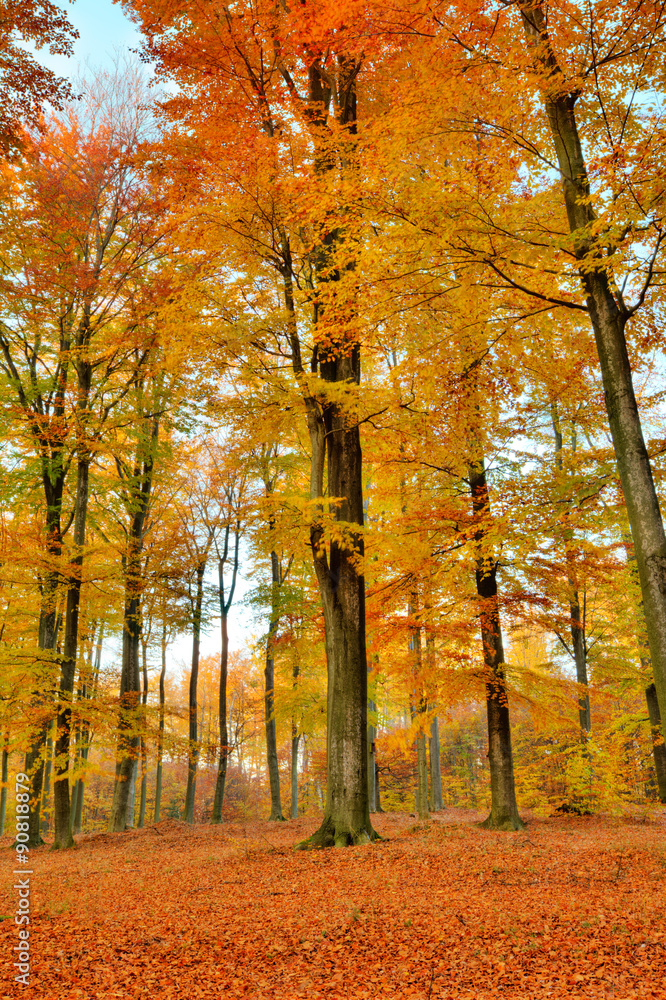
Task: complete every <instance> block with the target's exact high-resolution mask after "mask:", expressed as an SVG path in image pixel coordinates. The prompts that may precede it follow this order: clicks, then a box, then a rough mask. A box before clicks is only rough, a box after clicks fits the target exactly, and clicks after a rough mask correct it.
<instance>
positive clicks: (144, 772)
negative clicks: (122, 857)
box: [137, 640, 148, 830]
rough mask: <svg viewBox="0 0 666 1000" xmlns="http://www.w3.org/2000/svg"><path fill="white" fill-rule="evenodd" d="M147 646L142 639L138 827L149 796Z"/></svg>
mask: <svg viewBox="0 0 666 1000" xmlns="http://www.w3.org/2000/svg"><path fill="white" fill-rule="evenodd" d="M147 655H148V653H147V646H146V642H145V641H144V640H142V641H141V661H142V664H141V665H142V670H141V674H142V677H143V687H142V690H141V745H140V748H139V750H140V760H141V799H140V801H139V822H138V823H137V827H138V829H139V830H141V829H142V827H143V825H144V823H145V822H146V799H147V797H148V741H147V738H146V705H147V704H148V662H147Z"/></svg>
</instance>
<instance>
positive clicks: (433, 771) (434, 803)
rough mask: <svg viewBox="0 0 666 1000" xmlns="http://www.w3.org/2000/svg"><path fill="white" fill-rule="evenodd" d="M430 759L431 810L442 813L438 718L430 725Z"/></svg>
mask: <svg viewBox="0 0 666 1000" xmlns="http://www.w3.org/2000/svg"><path fill="white" fill-rule="evenodd" d="M428 744H429V746H428V749H429V757H430V808H431V810H432V811H433V812H440V810H442V809H443V808H444V801H443V798H442V764H441V760H440V751H439V719H438V718H437V716H435V718H434V719H433V720H432V722H431V723H430V738H429V740H428Z"/></svg>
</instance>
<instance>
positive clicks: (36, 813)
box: [23, 475, 62, 847]
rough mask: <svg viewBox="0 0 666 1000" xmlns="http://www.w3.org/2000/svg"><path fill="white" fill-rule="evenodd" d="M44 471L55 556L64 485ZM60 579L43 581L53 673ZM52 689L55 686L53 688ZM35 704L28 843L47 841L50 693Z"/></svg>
mask: <svg viewBox="0 0 666 1000" xmlns="http://www.w3.org/2000/svg"><path fill="white" fill-rule="evenodd" d="M46 478H47V477H46V475H45V492H46V500H47V516H46V536H47V554H48V556H49V557H50V558H51V559H53V560H55V559H57V558H58V557H59V556H60V552H61V548H62V539H61V532H60V506H61V504H62V486H60V487H59V489H58V490H57V491H55V492H56V494H57V495H56V496H55V498H54V496H53V493H54V491H53V490H51V489H50V481H49V484H48V487H47V483H46ZM54 499H55V500H56V501H57V507H55V508H54V507H53V506H49V505H48V504H49V500H52V501H53V500H54ZM58 581H59V574H58V573H57V572H49V573H47V574H46V576H45V579H44V582H43V584H42V599H41V607H40V613H39V637H38V649H39V660H40V672H41V673H42V674H47V675H52V673H53V668H54V665H55V660H56V645H57V642H58V627H59V621H58V612H57V599H58ZM51 690H52V689H51ZM32 704H33V708H34V709H35V710H36V711H37V712H38V713H39V715H40V716H41V719H40V721H39V722H38V723H37V725H36V727H35V730H34V733H33V736H32V740H31V743H30V748H29V750H28V752H27V754H26V755H25V763H24V766H23V770H24V771H25V773H26V774H27V775H28V776H29V778H30V815H29V820H28V822H29V827H30V828H29V830H28V838H29V839H28V841H27V843H28V847H39V846H40V844H43V843H44V840H43V838H42V832H41V823H40V811H41V802H42V786H43V782H44V769H45V765H44V755H45V750H46V742H47V738H48V734H49V733H50V730H51V722H52V714H51V713H52V706H51V703H50V694H48V695H47V694H46V693H45V692H44V690H43V689H42V690H38V691H37V692H36V693H35V694H34V696H33V698H32Z"/></svg>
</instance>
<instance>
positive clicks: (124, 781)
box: [109, 416, 159, 832]
mask: <svg viewBox="0 0 666 1000" xmlns="http://www.w3.org/2000/svg"><path fill="white" fill-rule="evenodd" d="M158 435H159V417H157V416H155V417H153V418H152V426H151V430H150V436H149V440H148V441H146V442H143V441H141V440H140V441H139V444H138V448H137V458H136V462H135V465H134V469H133V473H132V475H131V477H130V481H129V482H128V483H127V499H128V509H129V511H130V517H129V528H128V532H127V547H126V552H125V557H124V570H125V605H124V612H123V654H122V667H121V673H120V705H119V716H118V749H117V756H116V782H115V786H114V793H113V805H112V807H111V817H110V820H109V830H110V831H112V832H121V831H122V830H124V829H125V828H126V826H127V807H128V801H129V793H130V782H131V781H132V778H133V776H134V769H135V765H136V760H137V755H138V749H139V721H140V720H139V718H138V712H137V709H138V708H139V698H140V691H141V685H140V677H139V646H140V639H141V590H142V587H143V565H142V559H141V553H142V551H143V537H144V524H145V521H146V516H147V514H148V508H149V504H150V494H151V490H152V483H153V469H154V462H155V450H156V446H157V439H158Z"/></svg>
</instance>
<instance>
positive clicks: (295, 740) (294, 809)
mask: <svg viewBox="0 0 666 1000" xmlns="http://www.w3.org/2000/svg"><path fill="white" fill-rule="evenodd" d="M299 673H300V665H299V662H298V660H297V659H294V664H293V667H292V678H293V679H292V687H293V688H294V690H295V689H296V687H297V685H298V675H299ZM299 741H300V733H299V732H298V727H297V725H296V717H295V715H292V717H291V775H290V776H291V809H290V812H289V815H290V816H291V818H292V819H298V744H299Z"/></svg>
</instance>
